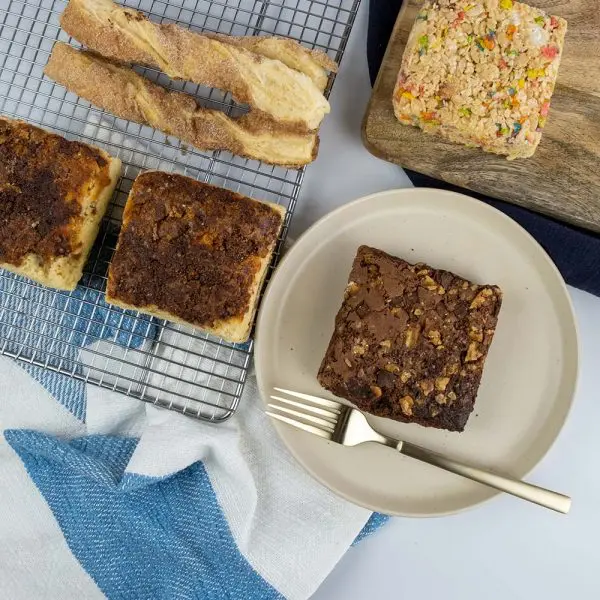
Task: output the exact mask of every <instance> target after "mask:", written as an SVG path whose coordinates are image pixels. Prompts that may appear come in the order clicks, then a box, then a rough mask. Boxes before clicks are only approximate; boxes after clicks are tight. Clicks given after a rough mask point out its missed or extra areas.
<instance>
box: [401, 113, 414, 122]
mask: <svg viewBox="0 0 600 600" xmlns="http://www.w3.org/2000/svg"><path fill="white" fill-rule="evenodd" d="M400 120H401V121H406V122H407V123H410V122H411V120H412V117H411V115H407V114H403V115H400Z"/></svg>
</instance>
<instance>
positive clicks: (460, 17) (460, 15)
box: [452, 10, 467, 27]
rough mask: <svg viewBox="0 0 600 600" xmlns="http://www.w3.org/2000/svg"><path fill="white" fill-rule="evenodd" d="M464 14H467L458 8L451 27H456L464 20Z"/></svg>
mask: <svg viewBox="0 0 600 600" xmlns="http://www.w3.org/2000/svg"><path fill="white" fill-rule="evenodd" d="M466 16H467V15H466V14H465V11H464V10H460V11H459V12H458V14H457V15H456V19H454V22H453V23H452V27H458V26H459V25H460V24H461V23H462V22H463V21H464V20H465V17H466Z"/></svg>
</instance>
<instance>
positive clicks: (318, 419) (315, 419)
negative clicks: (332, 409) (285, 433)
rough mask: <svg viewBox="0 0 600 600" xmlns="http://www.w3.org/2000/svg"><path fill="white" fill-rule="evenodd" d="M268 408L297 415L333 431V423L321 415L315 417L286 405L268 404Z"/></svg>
mask: <svg viewBox="0 0 600 600" xmlns="http://www.w3.org/2000/svg"><path fill="white" fill-rule="evenodd" d="M268 406H269V408H272V409H274V410H278V411H279V412H282V413H286V414H288V415H292V416H293V417H297V418H299V419H304V420H305V421H308V422H309V423H312V424H313V425H317V426H318V427H321V428H322V429H327V431H331V432H333V430H334V429H335V423H331V422H330V421H326V420H325V419H322V418H321V417H315V416H313V415H310V414H308V413H304V412H301V411H299V410H294V409H293V408H288V407H287V406H279V404H269V405H268Z"/></svg>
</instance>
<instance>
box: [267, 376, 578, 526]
mask: <svg viewBox="0 0 600 600" xmlns="http://www.w3.org/2000/svg"><path fill="white" fill-rule="evenodd" d="M274 390H275V391H276V392H279V394H284V395H285V396H291V398H289V397H285V396H282V395H275V394H273V395H271V396H270V398H271V400H274V401H275V403H269V405H268V406H269V408H270V409H271V410H268V411H266V413H267V414H268V415H269V416H270V417H272V418H273V419H277V420H278V421H283V422H284V423H287V424H288V425H293V426H294V427H297V428H298V429H302V430H303V431H307V432H309V433H312V434H314V435H317V436H319V437H322V438H325V439H326V440H330V441H332V442H337V443H338V444H342V445H344V446H357V445H358V444H364V443H366V442H375V443H377V444H382V445H384V446H388V447H390V448H394V449H396V450H397V451H398V452H400V453H401V454H405V455H406V456H410V457H411V458H415V459H417V460H420V461H422V462H425V463H428V464H430V465H433V466H435V467H439V468H440V469H444V470H445V471H450V472H451V473H456V474H457V475H461V476H462V477H466V478H467V479H471V480H473V481H477V482H479V483H482V484H483V485H487V486H489V487H492V488H495V489H497V490H500V491H502V492H506V493H507V494H512V495H513V496H517V498H522V499H523V500H528V501H529V502H533V503H535V504H539V505H540V506H543V507H545V508H549V509H551V510H555V511H557V512H560V513H564V514H566V513H568V512H569V509H570V508H571V498H569V497H568V496H564V495H563V494H559V493H557V492H553V491H551V490H546V489H544V488H541V487H538V486H535V485H532V484H530V483H526V482H524V481H519V480H518V479H512V478H510V477H505V476H504V475H499V474H497V473H491V472H490V471H485V470H483V469H480V468H478V467H475V466H473V465H468V464H465V463H461V462H459V461H457V460H453V459H451V458H447V457H445V456H443V455H441V454H438V453H437V452H432V451H431V450H426V449H425V448H421V447H420V446H415V445H414V444H410V443H409V442H404V441H402V440H397V439H394V438H391V437H387V436H385V435H382V434H381V433H378V432H377V431H375V430H374V429H373V428H372V427H371V425H369V423H368V421H367V419H366V417H365V415H364V414H363V413H362V412H360V411H359V410H357V409H355V408H351V407H349V406H346V405H345V404H341V403H340V402H335V401H333V400H325V399H324V398H319V397H317V396H311V395H310V394H303V393H301V392H294V391H292V390H286V389H283V388H278V387H276V388H274ZM292 398H294V399H292Z"/></svg>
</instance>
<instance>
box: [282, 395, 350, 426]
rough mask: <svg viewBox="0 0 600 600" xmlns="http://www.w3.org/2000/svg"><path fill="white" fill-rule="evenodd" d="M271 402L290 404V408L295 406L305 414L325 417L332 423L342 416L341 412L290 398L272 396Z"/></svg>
mask: <svg viewBox="0 0 600 600" xmlns="http://www.w3.org/2000/svg"><path fill="white" fill-rule="evenodd" d="M270 398H271V400H277V401H278V402H283V403H284V404H289V405H290V406H295V407H296V408H301V409H302V410H303V411H305V412H309V413H311V414H313V415H317V416H318V417H324V418H326V419H330V420H331V422H332V423H336V422H337V420H338V417H339V414H340V411H339V410H335V409H334V408H332V409H328V408H320V407H319V406H313V405H312V404H306V402H297V401H296V400H290V399H289V398H283V397H282V396H275V395H273V394H271V396H270Z"/></svg>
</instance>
